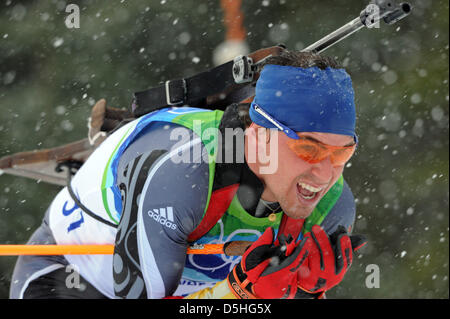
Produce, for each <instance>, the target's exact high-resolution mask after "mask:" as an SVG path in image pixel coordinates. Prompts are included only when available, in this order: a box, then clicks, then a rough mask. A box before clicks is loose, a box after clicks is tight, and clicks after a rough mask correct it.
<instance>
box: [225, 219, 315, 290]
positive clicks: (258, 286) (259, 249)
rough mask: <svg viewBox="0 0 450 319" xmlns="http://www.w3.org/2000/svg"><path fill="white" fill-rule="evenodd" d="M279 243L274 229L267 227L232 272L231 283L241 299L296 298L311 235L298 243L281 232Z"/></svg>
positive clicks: (232, 288) (230, 285)
mask: <svg viewBox="0 0 450 319" xmlns="http://www.w3.org/2000/svg"><path fill="white" fill-rule="evenodd" d="M278 240H279V245H275V244H274V242H275V236H274V230H273V228H272V227H269V228H267V229H266V231H265V232H264V234H262V236H261V237H260V238H259V239H258V240H257V241H255V242H254V243H253V244H252V245H251V246H250V247H249V248H248V249H247V250H246V252H245V253H244V255H243V256H242V259H241V262H240V263H239V264H237V265H236V266H235V267H234V269H233V271H232V272H231V273H230V274H229V275H228V285H229V287H230V290H231V291H232V292H233V294H234V295H235V296H236V297H237V298H239V299H285V298H286V299H293V298H294V296H295V294H296V292H297V290H298V287H297V283H298V275H299V272H298V269H299V267H300V265H301V264H302V263H303V262H304V261H305V260H306V257H307V255H308V252H307V250H306V247H307V245H305V243H307V242H308V241H309V240H310V239H309V238H307V239H306V240H302V241H301V242H297V243H295V242H294V241H293V240H292V237H290V238H289V239H286V238H285V237H284V236H280V238H279V239H278Z"/></svg>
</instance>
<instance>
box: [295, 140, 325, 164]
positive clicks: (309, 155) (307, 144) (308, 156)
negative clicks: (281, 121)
mask: <svg viewBox="0 0 450 319" xmlns="http://www.w3.org/2000/svg"><path fill="white" fill-rule="evenodd" d="M288 146H289V148H290V149H291V150H292V151H294V153H295V154H297V156H298V157H300V158H301V159H302V160H304V161H306V162H309V163H317V162H320V160H321V157H322V155H323V154H322V153H323V150H322V148H321V147H320V146H319V145H317V144H315V143H313V142H311V141H307V140H289V141H288Z"/></svg>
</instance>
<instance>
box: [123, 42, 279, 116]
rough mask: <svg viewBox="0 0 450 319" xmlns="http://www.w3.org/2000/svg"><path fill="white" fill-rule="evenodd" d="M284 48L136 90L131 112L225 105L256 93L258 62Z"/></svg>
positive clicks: (264, 51) (268, 50)
mask: <svg viewBox="0 0 450 319" xmlns="http://www.w3.org/2000/svg"><path fill="white" fill-rule="evenodd" d="M283 50H284V47H282V46H274V47H270V48H265V49H261V50H258V51H255V52H253V53H251V54H249V55H248V56H238V57H236V58H235V59H234V60H233V61H229V62H227V63H224V64H222V65H219V66H217V67H215V68H212V69H210V70H208V71H205V72H201V73H198V74H196V75H194V76H191V77H188V78H183V79H176V80H168V81H166V82H165V83H164V84H163V85H160V86H157V87H154V88H150V89H148V90H144V91H140V92H136V93H134V96H133V102H132V105H131V112H132V113H133V115H134V116H135V117H139V116H142V115H144V114H147V113H150V112H152V111H155V110H158V109H161V108H163V107H167V106H182V105H189V106H191V107H203V108H214V109H225V107H226V106H228V105H230V104H231V103H238V102H241V101H243V100H245V99H247V98H249V97H251V96H253V95H254V89H255V88H254V83H255V82H256V80H257V77H258V74H259V72H258V70H257V68H255V66H257V65H258V64H259V63H261V62H262V61H263V60H264V59H266V58H267V57H269V56H275V55H279V54H280V53H281V52H282V51H283Z"/></svg>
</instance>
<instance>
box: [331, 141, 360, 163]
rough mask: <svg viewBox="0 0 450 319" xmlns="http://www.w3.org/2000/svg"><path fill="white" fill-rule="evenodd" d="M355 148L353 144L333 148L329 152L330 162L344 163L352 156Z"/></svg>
mask: <svg viewBox="0 0 450 319" xmlns="http://www.w3.org/2000/svg"><path fill="white" fill-rule="evenodd" d="M355 148H356V147H355V146H353V147H346V148H341V149H337V150H335V151H334V152H333V153H331V162H332V163H333V164H336V165H344V164H345V163H347V162H348V161H349V160H350V158H351V157H352V156H353V153H354V152H355Z"/></svg>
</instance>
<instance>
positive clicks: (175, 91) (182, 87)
mask: <svg viewBox="0 0 450 319" xmlns="http://www.w3.org/2000/svg"><path fill="white" fill-rule="evenodd" d="M165 87H166V102H167V105H180V104H183V103H184V102H185V101H186V91H187V88H186V81H185V80H184V79H180V80H168V81H166V83H165Z"/></svg>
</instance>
